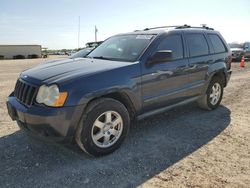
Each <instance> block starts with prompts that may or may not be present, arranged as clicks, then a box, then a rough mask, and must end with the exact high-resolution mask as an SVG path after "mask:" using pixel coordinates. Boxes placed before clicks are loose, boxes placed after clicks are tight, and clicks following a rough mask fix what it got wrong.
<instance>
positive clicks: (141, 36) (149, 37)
mask: <svg viewBox="0 0 250 188" xmlns="http://www.w3.org/2000/svg"><path fill="white" fill-rule="evenodd" d="M152 37H153V35H137V36H136V39H143V40H150V39H151V38H152Z"/></svg>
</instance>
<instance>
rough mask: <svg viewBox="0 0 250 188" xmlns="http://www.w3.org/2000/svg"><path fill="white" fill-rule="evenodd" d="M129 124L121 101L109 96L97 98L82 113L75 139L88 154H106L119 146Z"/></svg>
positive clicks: (126, 112) (128, 118)
mask: <svg viewBox="0 0 250 188" xmlns="http://www.w3.org/2000/svg"><path fill="white" fill-rule="evenodd" d="M129 126H130V117H129V113H128V111H127V109H126V107H125V106H124V105H123V104H122V103H120V102H119V101H117V100H114V99H111V98H101V99H97V100H95V101H93V102H91V103H90V104H89V105H88V107H87V109H86V111H85V113H84V114H83V117H82V120H81V122H80V124H79V126H78V128H77V130H76V136H75V140H76V142H77V144H78V146H79V147H80V148H81V149H82V150H83V151H85V152H86V153H88V154H89V155H92V156H96V157H98V156H102V155H107V154H110V153H112V152H114V151H115V150H116V149H118V148H119V147H120V145H121V144H122V142H123V141H124V139H125V137H126V135H127V134H128V131H129Z"/></svg>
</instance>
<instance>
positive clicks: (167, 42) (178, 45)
mask: <svg viewBox="0 0 250 188" xmlns="http://www.w3.org/2000/svg"><path fill="white" fill-rule="evenodd" d="M159 50H171V51H172V53H173V56H172V58H173V60H176V59H182V58H183V45H182V39H181V36H180V35H170V36H167V37H166V38H165V39H163V40H162V41H161V43H160V44H159V46H158V48H157V51H159Z"/></svg>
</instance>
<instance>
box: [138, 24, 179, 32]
mask: <svg viewBox="0 0 250 188" xmlns="http://www.w3.org/2000/svg"><path fill="white" fill-rule="evenodd" d="M171 27H174V28H176V27H180V26H178V25H172V26H160V27H151V28H145V29H143V31H148V30H153V29H162V28H171Z"/></svg>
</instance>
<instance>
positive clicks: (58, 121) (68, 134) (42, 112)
mask: <svg viewBox="0 0 250 188" xmlns="http://www.w3.org/2000/svg"><path fill="white" fill-rule="evenodd" d="M7 108H8V113H9V115H10V117H11V118H12V120H14V121H17V123H18V125H19V127H20V128H22V129H24V130H26V131H28V132H30V133H33V134H34V135H37V136H38V137H40V136H41V137H46V138H48V139H51V140H55V141H64V140H70V139H72V138H73V136H74V134H75V130H76V128H77V125H78V124H79V121H80V118H81V115H82V113H83V109H84V106H83V105H80V106H73V107H61V108H53V107H47V106H38V105H32V106H31V107H26V106H25V105H23V104H21V103H20V102H19V101H18V100H17V99H16V97H14V96H13V93H12V94H11V95H10V96H9V97H8V100H7Z"/></svg>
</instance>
